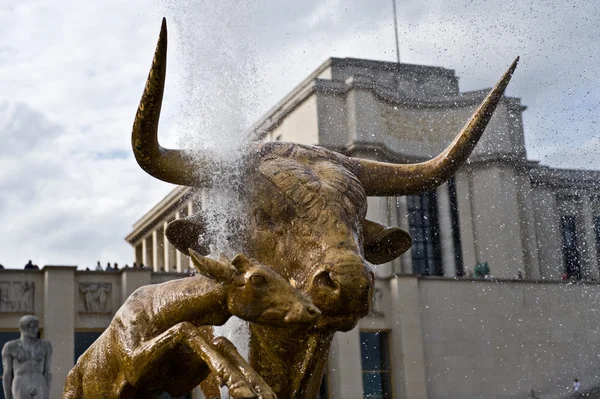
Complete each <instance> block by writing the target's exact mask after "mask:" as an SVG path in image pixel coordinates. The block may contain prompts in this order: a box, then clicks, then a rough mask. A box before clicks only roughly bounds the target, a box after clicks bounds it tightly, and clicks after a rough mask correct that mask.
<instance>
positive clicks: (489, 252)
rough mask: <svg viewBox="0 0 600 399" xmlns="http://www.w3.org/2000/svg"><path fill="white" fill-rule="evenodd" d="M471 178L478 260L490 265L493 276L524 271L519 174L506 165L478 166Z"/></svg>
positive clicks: (508, 275)
mask: <svg viewBox="0 0 600 399" xmlns="http://www.w3.org/2000/svg"><path fill="white" fill-rule="evenodd" d="M472 176H473V187H474V188H476V189H474V190H473V191H472V201H471V206H472V211H473V213H472V215H473V224H474V227H475V236H476V237H477V250H478V258H479V259H478V260H479V261H480V262H489V266H490V271H491V275H492V276H494V277H499V278H512V277H514V276H515V275H516V274H517V271H518V270H522V271H525V257H524V246H523V236H524V232H523V228H522V225H521V222H520V217H519V216H520V215H521V212H520V208H521V206H520V204H519V201H518V197H519V195H518V190H519V187H518V182H517V178H518V175H517V174H516V172H515V170H514V169H513V168H512V167H510V166H507V165H502V164H485V165H484V164H479V165H478V168H477V169H476V170H474V171H473V175H472ZM536 259H537V257H536Z"/></svg>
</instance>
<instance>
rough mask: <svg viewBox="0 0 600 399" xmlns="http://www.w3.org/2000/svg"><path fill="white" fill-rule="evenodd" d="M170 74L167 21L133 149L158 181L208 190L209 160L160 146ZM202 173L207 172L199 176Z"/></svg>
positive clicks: (137, 119) (138, 116)
mask: <svg viewBox="0 0 600 399" xmlns="http://www.w3.org/2000/svg"><path fill="white" fill-rule="evenodd" d="M166 70H167V21H166V20H165V18H163V20H162V26H161V29H160V36H159V38H158V43H157V44H156V51H155V52H154V60H153V61H152V68H151V69H150V73H149V74H148V80H147V81H146V87H145V89H144V94H143V95H142V99H141V100H140V105H139V106H138V109H137V114H136V116H135V121H134V123H133V132H132V135H131V146H132V147H133V153H134V154H135V159H136V160H137V163H138V164H139V165H140V166H141V168H142V169H144V170H145V171H146V172H147V173H148V174H150V175H152V176H154V177H156V178H157V179H160V180H164V181H166V182H169V183H173V184H180V185H184V186H206V185H208V184H209V182H210V174H209V171H208V170H207V167H209V166H210V165H211V163H210V161H209V160H206V159H198V155H194V156H193V157H192V154H191V153H190V152H188V151H185V150H170V149H167V148H163V147H161V146H160V144H158V120H159V118H160V108H161V105H162V98H163V92H164V88H165V74H166ZM199 171H204V172H203V173H202V174H199V173H198V172H199Z"/></svg>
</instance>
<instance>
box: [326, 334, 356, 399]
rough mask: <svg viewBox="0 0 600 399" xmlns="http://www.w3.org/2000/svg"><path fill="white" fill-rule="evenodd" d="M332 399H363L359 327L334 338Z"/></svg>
mask: <svg viewBox="0 0 600 399" xmlns="http://www.w3.org/2000/svg"><path fill="white" fill-rule="evenodd" d="M329 370H330V375H329V381H330V382H331V386H330V389H329V392H330V393H331V399H362V397H363V395H362V393H363V386H362V368H361V357H360V330H359V328H358V327H356V328H354V329H353V330H351V331H348V332H346V333H342V332H337V333H335V335H334V336H333V341H332V345H331V350H330V352H329Z"/></svg>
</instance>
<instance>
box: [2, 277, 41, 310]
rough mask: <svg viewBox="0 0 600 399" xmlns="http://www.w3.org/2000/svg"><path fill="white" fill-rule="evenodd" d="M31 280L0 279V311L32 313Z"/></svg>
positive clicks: (32, 291)
mask: <svg viewBox="0 0 600 399" xmlns="http://www.w3.org/2000/svg"><path fill="white" fill-rule="evenodd" d="M34 293H35V283H34V282H33V281H0V312H10V313H34V312H35V309H34V306H33V299H34Z"/></svg>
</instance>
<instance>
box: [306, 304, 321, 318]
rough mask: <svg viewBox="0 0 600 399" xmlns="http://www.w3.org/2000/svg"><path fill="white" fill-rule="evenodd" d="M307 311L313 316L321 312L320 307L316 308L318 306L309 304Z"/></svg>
mask: <svg viewBox="0 0 600 399" xmlns="http://www.w3.org/2000/svg"><path fill="white" fill-rule="evenodd" d="M307 311H308V314H309V315H311V316H316V315H318V314H319V313H321V312H320V311H319V309H317V308H316V307H314V306H309V307H308V309H307Z"/></svg>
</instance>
